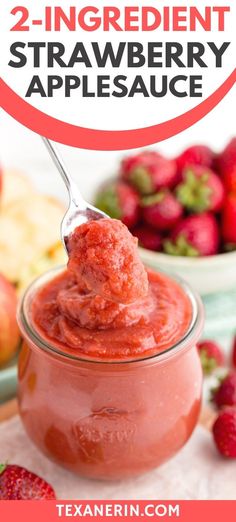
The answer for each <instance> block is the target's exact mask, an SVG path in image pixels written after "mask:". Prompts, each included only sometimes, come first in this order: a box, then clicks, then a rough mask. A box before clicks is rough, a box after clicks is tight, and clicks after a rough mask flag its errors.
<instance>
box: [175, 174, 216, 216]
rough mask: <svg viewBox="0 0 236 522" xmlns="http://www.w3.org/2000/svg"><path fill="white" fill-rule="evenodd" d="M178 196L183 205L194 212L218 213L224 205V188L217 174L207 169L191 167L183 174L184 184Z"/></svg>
mask: <svg viewBox="0 0 236 522" xmlns="http://www.w3.org/2000/svg"><path fill="white" fill-rule="evenodd" d="M176 194H177V197H178V199H179V201H180V202H181V203H182V205H183V206H184V207H185V208H186V209H187V210H190V211H192V212H197V213H200V212H205V211H208V210H211V211H213V212H218V211H219V210H221V208H222V206H223V203H224V195H225V191H224V186H223V183H222V181H221V179H220V178H219V176H217V174H215V173H214V172H213V171H212V170H210V169H207V168H206V167H201V166H200V167H199V166H194V165H193V166H191V167H189V168H188V169H186V170H185V171H184V172H183V183H181V184H180V185H178V187H177V189H176Z"/></svg>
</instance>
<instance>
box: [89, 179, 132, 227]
mask: <svg viewBox="0 0 236 522" xmlns="http://www.w3.org/2000/svg"><path fill="white" fill-rule="evenodd" d="M95 206H96V207H97V208H99V209H100V210H102V211H103V212H105V213H106V214H108V215H109V216H110V217H112V218H114V219H121V221H123V223H124V224H125V225H126V226H127V227H128V228H132V227H134V226H135V225H136V224H137V222H138V219H139V196H138V194H137V192H136V191H135V190H134V189H133V187H130V186H129V185H127V183H124V182H123V181H119V180H118V181H110V182H108V183H106V184H105V185H104V186H103V187H102V188H101V189H100V190H99V192H98V194H97V197H96V200H95Z"/></svg>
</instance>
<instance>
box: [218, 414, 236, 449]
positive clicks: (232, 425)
mask: <svg viewBox="0 0 236 522" xmlns="http://www.w3.org/2000/svg"><path fill="white" fill-rule="evenodd" d="M213 437H214V441H215V444H216V447H217V449H218V451H219V452H220V453H221V454H222V455H223V456H224V457H228V458H232V459H235V458H236V408H235V407H228V408H225V409H224V410H223V411H222V412H221V413H220V414H219V416H218V418H217V419H216V421H215V423H214V425H213Z"/></svg>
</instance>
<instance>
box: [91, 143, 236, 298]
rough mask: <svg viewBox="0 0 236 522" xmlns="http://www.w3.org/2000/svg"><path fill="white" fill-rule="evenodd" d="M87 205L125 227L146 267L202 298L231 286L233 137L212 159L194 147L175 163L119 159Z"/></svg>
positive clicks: (235, 256) (235, 208)
mask: <svg viewBox="0 0 236 522" xmlns="http://www.w3.org/2000/svg"><path fill="white" fill-rule="evenodd" d="M95 205H96V206H97V207H98V208H100V209H101V210H103V211H104V212H106V213H107V214H108V215H110V216H111V217H113V218H116V219H121V220H122V221H123V222H124V223H125V224H126V225H127V226H128V228H129V229H130V231H131V232H132V233H133V235H134V236H136V237H137V238H138V241H139V246H140V253H141V257H142V259H143V261H144V262H145V263H146V264H149V265H150V266H152V267H154V268H158V269H161V270H165V271H167V272H170V273H176V274H177V275H179V276H181V277H182V278H184V279H185V280H187V281H188V282H189V283H190V284H191V285H192V286H193V287H195V288H196V289H197V290H198V291H199V292H200V293H201V294H202V295H206V294H211V293H216V292H220V291H226V290H230V289H232V288H235V287H236V138H233V139H232V140H231V141H230V142H229V143H228V144H227V146H226V147H225V148H224V150H222V151H221V152H220V153H216V152H214V151H213V150H211V149H210V148H209V147H207V146H206V145H194V146H191V147H188V148H187V149H185V150H184V151H183V152H182V153H181V154H180V155H179V156H178V157H176V158H167V157H164V156H163V155H161V154H159V153H158V152H156V151H154V150H147V151H142V152H139V153H137V154H134V155H132V156H128V157H125V158H124V159H123V160H122V161H121V163H120V167H119V171H118V176H116V177H115V178H112V179H110V180H108V181H107V182H105V183H104V184H103V185H102V186H101V187H100V188H99V190H98V191H97V194H96V198H95Z"/></svg>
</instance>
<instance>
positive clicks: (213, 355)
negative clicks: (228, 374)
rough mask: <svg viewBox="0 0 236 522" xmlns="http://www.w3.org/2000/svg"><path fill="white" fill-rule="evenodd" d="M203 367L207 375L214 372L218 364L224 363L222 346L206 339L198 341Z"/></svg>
mask: <svg viewBox="0 0 236 522" xmlns="http://www.w3.org/2000/svg"><path fill="white" fill-rule="evenodd" d="M197 349H198V352H199V355H200V359H201V363H202V369H203V372H204V373H205V374H206V375H209V374H210V373H212V372H213V371H214V370H215V368H217V367H218V366H223V364H224V354H223V352H222V349H221V347H220V346H219V345H218V344H217V343H216V342H215V341H210V340H208V339H205V340H204V341H201V342H199V343H197Z"/></svg>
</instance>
